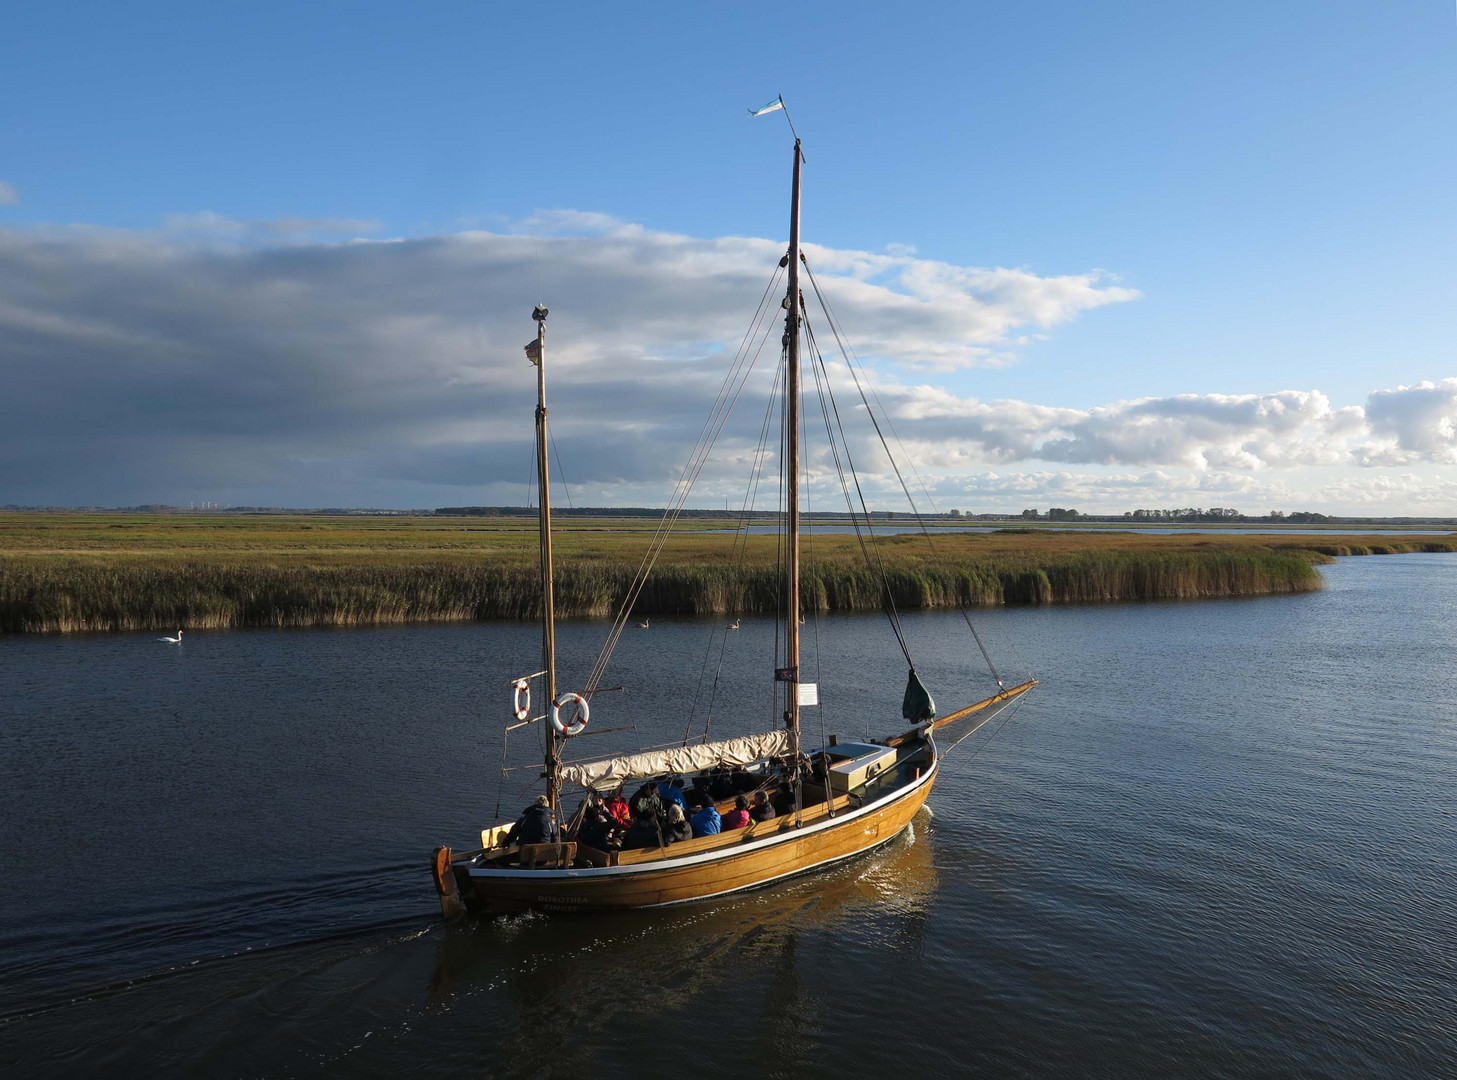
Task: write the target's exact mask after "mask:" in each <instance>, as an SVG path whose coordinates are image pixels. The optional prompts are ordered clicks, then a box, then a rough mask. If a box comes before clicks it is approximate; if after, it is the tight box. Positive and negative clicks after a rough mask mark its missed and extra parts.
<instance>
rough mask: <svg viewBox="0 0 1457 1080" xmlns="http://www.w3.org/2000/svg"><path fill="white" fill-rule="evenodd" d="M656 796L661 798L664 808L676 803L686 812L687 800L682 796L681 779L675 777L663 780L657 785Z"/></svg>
mask: <svg viewBox="0 0 1457 1080" xmlns="http://www.w3.org/2000/svg"><path fill="white" fill-rule="evenodd" d="M658 798H660V799H662V800H663V806H664V807H665V808H666V807H668V806H670V805H672V804H673V803H677V804H678V805H679V806H681V807H682V808H683V812H684V813H685V814H686V813H687V812H688V800H687V799H685V798H684V797H683V781H682V780H680V779H678V778H677V777H674V778H673V779H671V780H664V781H663V782H662V783H661V784H659V785H658Z"/></svg>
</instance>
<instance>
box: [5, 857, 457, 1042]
mask: <svg viewBox="0 0 1457 1080" xmlns="http://www.w3.org/2000/svg"><path fill="white" fill-rule="evenodd" d="M432 907H433V893H432V891H431V890H430V886H429V878H428V875H426V874H425V873H424V872H423V870H422V867H421V865H420V863H419V862H418V861H416V862H410V863H395V864H390V865H385V866H377V867H373V868H359V870H358V872H357V873H356V874H353V875H350V876H346V877H341V876H339V875H333V874H331V875H314V876H311V877H309V878H300V879H296V880H294V881H291V882H284V883H281V884H280V883H273V884H271V885H270V886H269V887H259V886H256V885H254V886H251V887H250V886H247V885H243V884H239V885H238V886H236V887H232V888H230V887H229V886H228V884H227V883H214V884H211V885H209V886H208V887H207V890H206V894H205V895H198V894H197V892H190V893H189V894H187V895H183V896H179V897H178V898H177V899H176V900H174V901H172V902H170V903H166V904H151V905H149V906H147V907H145V908H141V907H139V908H136V909H134V910H131V911H126V910H112V911H110V912H108V913H106V914H105V915H102V916H98V915H97V914H96V913H95V912H94V911H92V910H89V909H88V910H84V911H76V912H74V913H67V912H62V913H59V914H54V913H53V915H52V917H51V918H48V919H47V920H45V922H44V923H41V922H39V921H38V920H32V921H31V922H30V923H29V924H22V925H19V926H12V927H11V928H9V929H8V930H7V931H6V932H5V933H3V934H0V957H4V960H3V961H0V1024H5V1023H8V1022H11V1021H14V1020H17V1019H21V1018H24V1017H27V1016H31V1015H34V1014H35V1013H37V1012H40V1011H45V1010H48V1009H51V1008H55V1007H58V1006H60V1005H67V1004H73V1003H75V1002H77V1001H81V1000H87V999H90V998H95V997H100V996H106V995H109V994H114V993H118V992H121V991H124V990H127V989H129V988H131V987H133V986H136V985H138V984H140V983H143V982H147V981H150V980H157V979H164V978H168V977H171V976H175V975H177V974H179V973H181V972H184V971H190V970H194V969H196V968H197V967H198V966H199V965H204V964H208V963H214V962H217V961H220V960H228V959H232V958H236V957H238V956H241V955H244V954H248V953H257V952H263V951H266V950H277V949H284V948H290V947H294V946H299V945H305V944H317V943H319V942H323V941H328V940H330V939H332V938H338V937H348V936H353V935H357V934H361V933H373V932H377V931H380V930H385V929H389V928H391V927H396V926H400V925H403V924H408V923H411V922H419V921H420V920H421V919H422V917H427V916H428V915H429V914H430V913H431V909H432Z"/></svg>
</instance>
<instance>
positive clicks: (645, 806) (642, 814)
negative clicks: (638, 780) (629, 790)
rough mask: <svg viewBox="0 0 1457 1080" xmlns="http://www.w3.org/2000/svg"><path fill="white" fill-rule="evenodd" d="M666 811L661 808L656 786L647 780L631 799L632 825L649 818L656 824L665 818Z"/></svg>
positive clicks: (661, 803)
mask: <svg viewBox="0 0 1457 1080" xmlns="http://www.w3.org/2000/svg"><path fill="white" fill-rule="evenodd" d="M666 815H667V810H666V809H664V807H663V800H662V799H661V798H660V797H659V796H658V785H657V784H655V783H653V782H652V781H651V780H649V781H648V782H647V783H646V784H644V785H643V786H642V787H640V788H638V790H637V794H636V795H634V796H633V797H632V818H633V821H634V823H636V822H638V821H641V820H642V819H643V818H650V819H652V820H653V821H654V822H656V821H657V820H658V819H659V818H665V817H666Z"/></svg>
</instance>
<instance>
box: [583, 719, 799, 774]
mask: <svg viewBox="0 0 1457 1080" xmlns="http://www.w3.org/2000/svg"><path fill="white" fill-rule="evenodd" d="M793 749H794V744H793V741H792V740H791V738H790V733H789V732H788V731H766V732H764V733H763V734H760V735H745V736H743V737H742V738H738V739H724V740H722V741H720V742H709V743H698V744H696V745H694V746H675V747H673V748H672V749H671V750H652V751H649V752H647V753H642V754H629V755H627V756H626V757H617V758H608V759H607V760H605V761H586V762H580V763H578V764H575V765H564V766H563V767H562V774H561V775H562V782H563V783H567V784H578V785H580V786H582V787H592V788H603V787H616V786H617V785H618V784H624V783H626V782H627V781H629V780H636V779H639V778H641V777H648V776H665V775H667V774H669V773H681V774H683V775H687V774H688V773H695V772H700V771H702V770H703V769H709V768H712V767H713V766H715V765H748V764H750V763H751V762H755V761H762V760H764V759H765V758H772V757H780V756H782V755H784V754H788V753H790V752H791V751H792V750H793Z"/></svg>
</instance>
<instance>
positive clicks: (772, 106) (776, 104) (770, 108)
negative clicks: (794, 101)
mask: <svg viewBox="0 0 1457 1080" xmlns="http://www.w3.org/2000/svg"><path fill="white" fill-rule="evenodd" d="M782 108H784V98H783V96H780V97H777V98H775V99H774V100H773V101H771V102H769V104H767V105H765V106H764V107H763V108H761V109H750V110H749V115H750V116H763V115H764V114H765V113H771V112H777V111H778V110H780V109H782Z"/></svg>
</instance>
